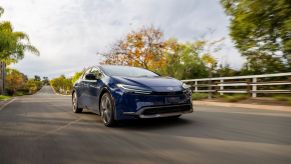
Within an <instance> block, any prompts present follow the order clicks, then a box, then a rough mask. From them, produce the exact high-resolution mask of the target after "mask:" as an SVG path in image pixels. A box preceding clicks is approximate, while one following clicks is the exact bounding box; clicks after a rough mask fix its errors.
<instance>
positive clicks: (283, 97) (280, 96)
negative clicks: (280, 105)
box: [273, 95, 291, 101]
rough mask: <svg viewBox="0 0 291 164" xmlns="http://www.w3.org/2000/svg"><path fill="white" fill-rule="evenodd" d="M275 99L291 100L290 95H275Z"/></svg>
mask: <svg viewBox="0 0 291 164" xmlns="http://www.w3.org/2000/svg"><path fill="white" fill-rule="evenodd" d="M273 99H275V100H278V101H289V100H290V101H291V98H290V96H286V95H274V96H273Z"/></svg>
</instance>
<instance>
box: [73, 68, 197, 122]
mask: <svg viewBox="0 0 291 164" xmlns="http://www.w3.org/2000/svg"><path fill="white" fill-rule="evenodd" d="M95 67H97V68H98V69H99V70H101V71H102V66H95ZM102 72H103V77H102V78H101V79H98V80H97V81H86V80H84V79H79V80H78V81H77V82H76V83H75V84H74V92H76V93H77V97H78V106H79V107H81V108H87V109H90V110H91V111H93V112H94V113H96V114H100V111H99V104H100V99H101V96H102V94H103V93H104V92H109V93H110V95H111V96H112V100H113V102H114V108H115V109H114V111H115V112H114V114H115V115H114V118H115V120H128V119H136V118H137V117H136V116H133V115H125V114H124V112H130V113H135V112H138V111H139V110H140V109H141V108H143V107H151V106H165V105H176V104H189V105H191V108H192V102H191V95H189V94H187V93H184V92H183V91H184V89H183V88H182V82H180V81H179V80H176V79H174V78H170V77H161V76H158V77H120V76H108V75H107V74H105V73H104V71H102ZM117 84H125V85H133V86H138V87H141V88H144V89H148V90H151V91H153V92H157V93H163V92H169V90H168V89H167V88H168V87H171V91H173V92H181V94H179V95H178V96H177V95H175V96H174V97H179V101H178V102H175V103H170V102H166V101H165V100H166V98H167V97H171V95H146V94H135V93H129V92H126V91H124V90H123V89H121V88H119V87H117ZM172 97H173V96H172Z"/></svg>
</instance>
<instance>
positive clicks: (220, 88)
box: [219, 79, 224, 95]
mask: <svg viewBox="0 0 291 164" xmlns="http://www.w3.org/2000/svg"><path fill="white" fill-rule="evenodd" d="M223 82H224V80H223V79H221V80H220V84H223ZM219 90H220V91H223V90H224V87H223V85H220V87H219ZM219 94H220V95H223V92H220V93H219Z"/></svg>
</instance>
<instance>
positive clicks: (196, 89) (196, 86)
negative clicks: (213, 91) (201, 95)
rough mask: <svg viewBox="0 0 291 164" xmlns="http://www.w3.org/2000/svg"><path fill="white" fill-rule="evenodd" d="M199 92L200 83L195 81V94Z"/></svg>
mask: <svg viewBox="0 0 291 164" xmlns="http://www.w3.org/2000/svg"><path fill="white" fill-rule="evenodd" d="M197 91H198V81H196V80H195V93H196V92H197Z"/></svg>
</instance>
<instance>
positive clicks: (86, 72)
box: [82, 68, 91, 79]
mask: <svg viewBox="0 0 291 164" xmlns="http://www.w3.org/2000/svg"><path fill="white" fill-rule="evenodd" d="M90 70H91V68H89V69H87V70H86V71H85V72H84V73H83V75H82V79H85V75H87V74H88V73H90Z"/></svg>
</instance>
